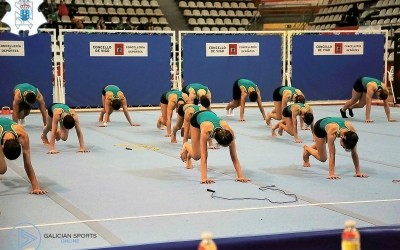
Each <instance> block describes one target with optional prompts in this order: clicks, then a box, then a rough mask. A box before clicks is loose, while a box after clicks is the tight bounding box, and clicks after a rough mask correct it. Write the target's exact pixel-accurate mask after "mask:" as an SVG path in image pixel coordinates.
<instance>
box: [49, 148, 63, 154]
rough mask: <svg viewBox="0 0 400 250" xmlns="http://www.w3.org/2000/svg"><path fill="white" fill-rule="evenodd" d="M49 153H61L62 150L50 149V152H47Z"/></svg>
mask: <svg viewBox="0 0 400 250" xmlns="http://www.w3.org/2000/svg"><path fill="white" fill-rule="evenodd" d="M47 153H48V154H51V155H54V154H58V153H60V151H58V150H55V149H52V150H49V152H47Z"/></svg>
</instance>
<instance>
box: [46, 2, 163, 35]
mask: <svg viewBox="0 0 400 250" xmlns="http://www.w3.org/2000/svg"><path fill="white" fill-rule="evenodd" d="M47 1H48V2H49V3H50V0H47ZM59 2H60V0H56V3H59ZM65 3H66V4H67V5H69V4H71V0H66V1H65ZM75 4H76V6H77V9H78V15H79V16H82V17H83V18H84V20H85V21H84V24H85V25H88V26H89V25H92V26H93V25H95V24H96V22H97V20H98V19H99V17H100V16H103V17H105V18H106V19H108V20H109V21H110V22H111V23H113V24H114V23H115V22H116V20H124V22H125V20H130V21H132V20H133V21H134V22H132V23H133V24H135V25H138V24H140V23H141V22H144V21H146V20H147V21H149V20H151V21H152V22H153V25H157V26H158V27H157V30H170V29H168V28H166V29H164V28H165V27H166V26H168V25H169V24H168V22H167V21H166V19H165V16H164V13H163V12H162V10H161V9H160V5H159V3H158V1H157V0H76V1H75ZM133 17H137V20H136V19H135V18H133ZM141 17H144V18H141ZM161 17H163V18H164V19H162V21H161V22H160V21H159V18H161ZM147 21H146V22H147ZM59 23H60V24H61V25H65V26H66V27H69V26H70V24H71V20H69V18H67V17H63V18H61V19H60V20H59ZM155 28H156V27H155Z"/></svg>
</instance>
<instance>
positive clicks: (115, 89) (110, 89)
mask: <svg viewBox="0 0 400 250" xmlns="http://www.w3.org/2000/svg"><path fill="white" fill-rule="evenodd" d="M104 91H105V92H112V94H113V98H114V99H118V98H119V96H118V93H119V92H121V89H120V88H118V87H117V86H115V85H108V86H107V87H105V88H104Z"/></svg>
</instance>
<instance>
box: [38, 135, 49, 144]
mask: <svg viewBox="0 0 400 250" xmlns="http://www.w3.org/2000/svg"><path fill="white" fill-rule="evenodd" d="M40 138H41V139H42V142H43V144H46V145H48V144H50V142H49V140H48V139H47V136H45V135H44V134H42V135H41V136H40Z"/></svg>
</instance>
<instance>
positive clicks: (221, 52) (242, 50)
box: [206, 43, 260, 57]
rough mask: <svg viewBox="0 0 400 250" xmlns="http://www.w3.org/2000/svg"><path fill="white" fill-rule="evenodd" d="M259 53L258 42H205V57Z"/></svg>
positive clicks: (255, 54)
mask: <svg viewBox="0 0 400 250" xmlns="http://www.w3.org/2000/svg"><path fill="white" fill-rule="evenodd" d="M259 55H260V45H259V43H206V57H212V56H259Z"/></svg>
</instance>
